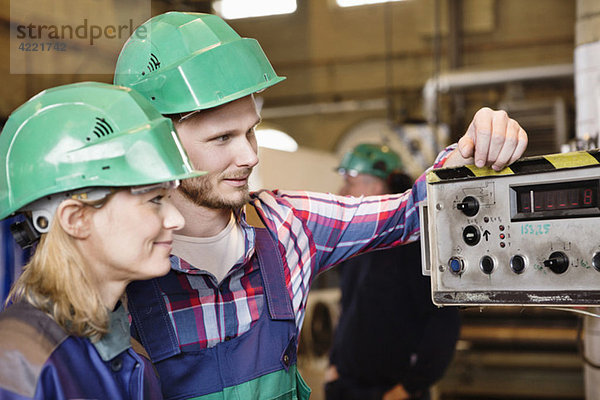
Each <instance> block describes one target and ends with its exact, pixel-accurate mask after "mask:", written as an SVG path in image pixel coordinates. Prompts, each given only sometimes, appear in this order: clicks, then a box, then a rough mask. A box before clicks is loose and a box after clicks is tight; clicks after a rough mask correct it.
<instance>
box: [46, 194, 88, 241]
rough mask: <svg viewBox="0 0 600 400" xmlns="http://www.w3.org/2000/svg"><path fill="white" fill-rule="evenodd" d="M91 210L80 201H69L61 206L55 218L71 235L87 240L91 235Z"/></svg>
mask: <svg viewBox="0 0 600 400" xmlns="http://www.w3.org/2000/svg"><path fill="white" fill-rule="evenodd" d="M89 209H90V207H87V206H86V205H85V204H83V203H82V202H80V201H78V200H74V199H67V200H65V201H63V202H62V203H60V204H59V206H58V209H57V210H56V214H55V216H54V218H56V219H57V220H58V221H57V222H58V223H59V224H60V225H61V227H62V228H63V230H64V231H65V232H67V233H68V234H69V235H71V236H73V237H75V238H77V239H85V238H86V237H88V236H89V234H90V221H91V218H90V215H89Z"/></svg>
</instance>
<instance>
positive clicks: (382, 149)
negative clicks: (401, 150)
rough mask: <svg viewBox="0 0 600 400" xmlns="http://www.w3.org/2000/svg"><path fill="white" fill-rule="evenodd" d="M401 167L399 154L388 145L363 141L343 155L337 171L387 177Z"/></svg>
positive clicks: (354, 174)
mask: <svg viewBox="0 0 600 400" xmlns="http://www.w3.org/2000/svg"><path fill="white" fill-rule="evenodd" d="M401 169H402V160H401V159H400V156H399V155H398V154H397V153H396V152H394V151H393V150H392V149H390V148H389V147H388V146H385V145H378V144H367V143H363V144H359V145H358V146H356V147H355V148H354V149H352V151H349V152H348V153H346V154H345V155H344V158H342V162H341V163H340V166H339V167H338V172H339V173H341V174H348V175H352V176H356V175H357V174H369V175H374V176H376V177H378V178H381V179H387V178H388V177H389V176H390V174H391V173H392V172H397V171H400V170H401Z"/></svg>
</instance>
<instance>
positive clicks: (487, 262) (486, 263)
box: [479, 256, 494, 275]
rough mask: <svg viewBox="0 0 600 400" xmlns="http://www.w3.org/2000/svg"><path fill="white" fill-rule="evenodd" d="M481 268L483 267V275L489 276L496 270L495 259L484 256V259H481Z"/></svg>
mask: <svg viewBox="0 0 600 400" xmlns="http://www.w3.org/2000/svg"><path fill="white" fill-rule="evenodd" d="M479 266H480V267H481V270H482V271H483V273H485V274H488V275H489V274H491V273H492V271H493V270H494V259H493V258H492V257H490V256H483V257H481V261H480V262H479Z"/></svg>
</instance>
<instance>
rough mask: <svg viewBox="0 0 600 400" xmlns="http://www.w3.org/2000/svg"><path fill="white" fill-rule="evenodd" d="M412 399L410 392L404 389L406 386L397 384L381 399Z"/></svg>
mask: <svg viewBox="0 0 600 400" xmlns="http://www.w3.org/2000/svg"><path fill="white" fill-rule="evenodd" d="M406 399H410V394H408V392H407V391H406V389H404V386H402V385H401V384H397V385H396V386H394V387H393V388H391V389H390V390H388V391H387V392H385V393H384V394H383V397H382V398H381V400H406Z"/></svg>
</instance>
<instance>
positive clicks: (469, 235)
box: [463, 225, 481, 246]
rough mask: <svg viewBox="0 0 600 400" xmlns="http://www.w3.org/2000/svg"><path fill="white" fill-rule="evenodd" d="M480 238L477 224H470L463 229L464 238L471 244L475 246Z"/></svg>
mask: <svg viewBox="0 0 600 400" xmlns="http://www.w3.org/2000/svg"><path fill="white" fill-rule="evenodd" d="M480 239H481V234H480V233H479V229H477V227H476V226H475V225H469V226H467V227H466V228H465V229H464V230H463V240H464V241H465V243H466V244H468V245H469V246H475V245H476V244H477V243H479V240H480Z"/></svg>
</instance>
